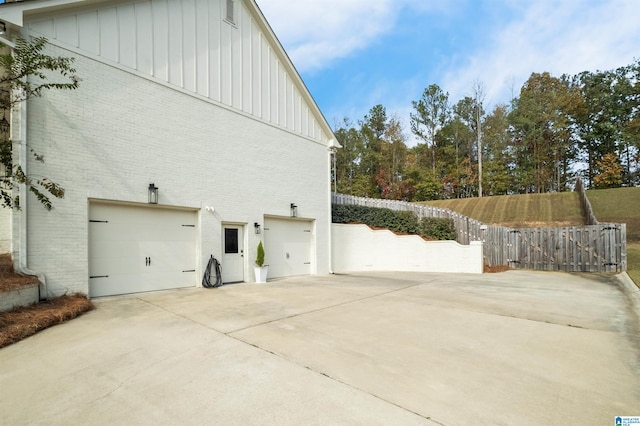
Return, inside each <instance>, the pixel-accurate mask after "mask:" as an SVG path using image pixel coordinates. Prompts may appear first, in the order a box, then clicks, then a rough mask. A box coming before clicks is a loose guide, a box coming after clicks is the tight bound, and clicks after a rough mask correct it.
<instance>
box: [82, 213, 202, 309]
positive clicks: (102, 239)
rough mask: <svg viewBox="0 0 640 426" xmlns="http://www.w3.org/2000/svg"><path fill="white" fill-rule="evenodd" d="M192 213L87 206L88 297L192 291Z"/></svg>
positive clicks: (193, 266) (194, 272)
mask: <svg viewBox="0 0 640 426" xmlns="http://www.w3.org/2000/svg"><path fill="white" fill-rule="evenodd" d="M196 220H197V219H196V212H194V211H188V210H173V209H163V208H151V207H138V206H122V205H114V204H103V203H91V204H90V206H89V295H90V296H91V297H96V296H109V295H114V294H126V293H139V292H143V291H154V290H166V289H171V288H179V287H193V286H195V285H196V284H197V279H196Z"/></svg>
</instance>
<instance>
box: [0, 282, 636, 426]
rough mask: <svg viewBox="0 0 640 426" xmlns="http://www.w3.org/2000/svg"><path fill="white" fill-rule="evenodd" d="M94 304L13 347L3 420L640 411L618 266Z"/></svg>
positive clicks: (191, 292)
mask: <svg viewBox="0 0 640 426" xmlns="http://www.w3.org/2000/svg"><path fill="white" fill-rule="evenodd" d="M95 303H96V305H97V308H98V309H97V310H96V311H94V312H91V313H89V314H86V315H85V316H83V317H81V318H78V319H76V320H73V321H71V322H69V323H67V324H64V325H61V326H57V327H54V328H51V329H49V330H46V331H44V332H42V333H39V334H38V335H36V336H34V337H31V338H29V339H26V340H24V341H22V342H19V343H17V344H14V345H12V346H9V347H7V348H4V349H2V350H0V413H2V421H0V423H3V424H11V425H16V424H47V425H50V424H60V425H69V424H110V425H112V424H128V425H130V424H154V425H158V424H224V425H233V424H237V425H258V424H264V425H272V424H273V425H288V424H291V425H298V424H332V425H333V424H361V425H374V424H402V425H405V424H427V425H432V424H436V425H472V424H473V425H551V424H572V425H573V424H575V425H609V424H614V417H615V416H618V415H627V416H631V415H635V416H640V334H639V330H640V327H639V325H638V318H637V316H636V312H635V311H633V310H632V309H631V308H630V306H629V303H628V301H627V298H626V296H625V295H624V294H623V292H622V291H620V289H619V287H618V286H617V283H616V279H615V278H614V277H612V276H600V275H569V274H563V273H537V272H525V271H509V272H506V273H502V274H485V275H446V274H419V273H375V274H373V273H372V274H354V275H337V276H326V277H304V278H291V279H286V280H280V281H274V282H270V283H268V284H266V285H264V284H263V285H257V284H240V285H229V286H224V287H221V288H219V289H213V290H207V289H186V290H176V291H165V292H157V293H145V294H138V295H132V296H123V297H114V298H106V299H98V300H96V301H95Z"/></svg>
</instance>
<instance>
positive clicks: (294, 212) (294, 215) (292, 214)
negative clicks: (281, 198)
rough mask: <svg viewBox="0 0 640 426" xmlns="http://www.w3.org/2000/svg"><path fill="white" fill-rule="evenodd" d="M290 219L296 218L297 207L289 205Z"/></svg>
mask: <svg viewBox="0 0 640 426" xmlns="http://www.w3.org/2000/svg"><path fill="white" fill-rule="evenodd" d="M291 217H298V206H296V205H295V204H293V203H291Z"/></svg>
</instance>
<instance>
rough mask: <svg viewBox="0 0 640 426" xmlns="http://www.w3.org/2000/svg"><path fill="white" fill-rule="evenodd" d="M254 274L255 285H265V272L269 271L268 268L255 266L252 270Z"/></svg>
mask: <svg viewBox="0 0 640 426" xmlns="http://www.w3.org/2000/svg"><path fill="white" fill-rule="evenodd" d="M253 270H254V272H255V273H256V283H266V282H267V271H269V267H268V266H263V267H259V266H256V267H254V268H253Z"/></svg>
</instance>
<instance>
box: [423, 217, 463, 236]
mask: <svg viewBox="0 0 640 426" xmlns="http://www.w3.org/2000/svg"><path fill="white" fill-rule="evenodd" d="M420 234H421V235H423V236H425V237H427V238H435V239H437V240H455V239H456V228H455V225H454V224H453V220H452V219H445V218H437V217H423V218H422V220H420Z"/></svg>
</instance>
